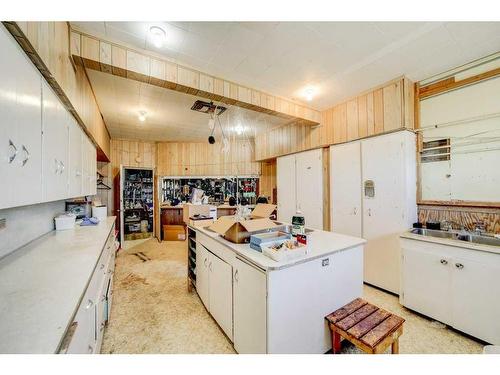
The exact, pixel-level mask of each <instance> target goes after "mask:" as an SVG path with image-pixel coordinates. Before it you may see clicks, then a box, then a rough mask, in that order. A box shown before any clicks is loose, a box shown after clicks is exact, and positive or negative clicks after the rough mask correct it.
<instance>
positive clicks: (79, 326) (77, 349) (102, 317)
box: [59, 228, 115, 354]
mask: <svg viewBox="0 0 500 375" xmlns="http://www.w3.org/2000/svg"><path fill="white" fill-rule="evenodd" d="M114 252H115V248H114V228H113V229H112V230H111V234H110V235H109V237H108V240H107V241H106V244H105V246H104V250H103V252H102V254H101V257H100V258H99V261H98V263H97V266H96V269H95V270H94V273H93V274H92V278H91V279H90V282H89V285H88V287H87V290H86V292H85V295H84V297H83V299H82V301H81V303H80V306H79V308H78V310H77V313H76V315H75V318H74V320H73V322H72V324H71V325H70V328H69V329H68V332H67V333H66V337H65V338H64V340H63V345H62V347H61V349H60V351H59V352H60V353H67V354H92V353H99V352H100V350H101V344H102V337H103V334H104V328H105V326H106V323H107V321H108V320H109V312H110V309H111V296H112V291H111V288H112V286H113V273H114V261H115V254H114Z"/></svg>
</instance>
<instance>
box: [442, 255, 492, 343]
mask: <svg viewBox="0 0 500 375" xmlns="http://www.w3.org/2000/svg"><path fill="white" fill-rule="evenodd" d="M496 256H497V257H499V258H500V255H496ZM450 269H451V271H452V290H453V293H452V296H453V301H452V311H453V327H455V328H456V329H458V330H460V331H463V332H466V333H468V334H470V335H472V336H475V337H479V338H480V339H482V340H484V341H487V342H490V343H492V344H495V345H500V321H499V320H500V319H499V318H500V293H499V292H498V287H499V285H500V259H497V261H496V262H493V261H492V262H487V261H476V260H472V259H467V258H464V257H454V258H453V259H452V262H451V264H450Z"/></svg>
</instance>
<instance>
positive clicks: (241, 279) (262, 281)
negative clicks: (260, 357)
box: [233, 258, 267, 354]
mask: <svg viewBox="0 0 500 375" xmlns="http://www.w3.org/2000/svg"><path fill="white" fill-rule="evenodd" d="M233 303H234V319H233V320H234V325H233V326H234V336H233V337H234V348H235V349H236V351H237V352H238V353H240V354H249V353H251V354H260V353H266V352H267V346H266V332H267V324H266V319H267V311H266V310H267V282H266V274H265V272H264V271H261V270H260V269H257V268H256V267H254V266H252V265H250V264H248V263H247V262H245V261H242V260H240V259H238V258H236V260H235V264H234V273H233Z"/></svg>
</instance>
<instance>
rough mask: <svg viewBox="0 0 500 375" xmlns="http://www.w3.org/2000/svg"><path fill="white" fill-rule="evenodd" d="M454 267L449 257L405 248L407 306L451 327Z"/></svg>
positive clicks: (404, 292) (404, 264)
mask: <svg viewBox="0 0 500 375" xmlns="http://www.w3.org/2000/svg"><path fill="white" fill-rule="evenodd" d="M451 267H452V261H451V259H450V258H449V257H446V256H440V255H439V254H434V253H430V252H426V251H422V250H413V249H406V248H403V270H402V277H403V280H402V281H403V290H402V292H403V296H402V297H403V298H402V299H403V301H404V305H405V306H406V307H408V308H410V309H412V310H415V311H418V312H420V313H422V314H424V315H427V316H429V317H431V318H433V319H436V320H439V321H441V322H443V323H446V324H451V275H452V269H451Z"/></svg>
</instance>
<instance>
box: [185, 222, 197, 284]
mask: <svg viewBox="0 0 500 375" xmlns="http://www.w3.org/2000/svg"><path fill="white" fill-rule="evenodd" d="M187 263H188V269H187V271H188V272H187V283H188V291H189V292H191V290H192V289H193V287H194V288H196V231H195V230H194V229H192V228H190V227H188V262H187Z"/></svg>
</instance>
